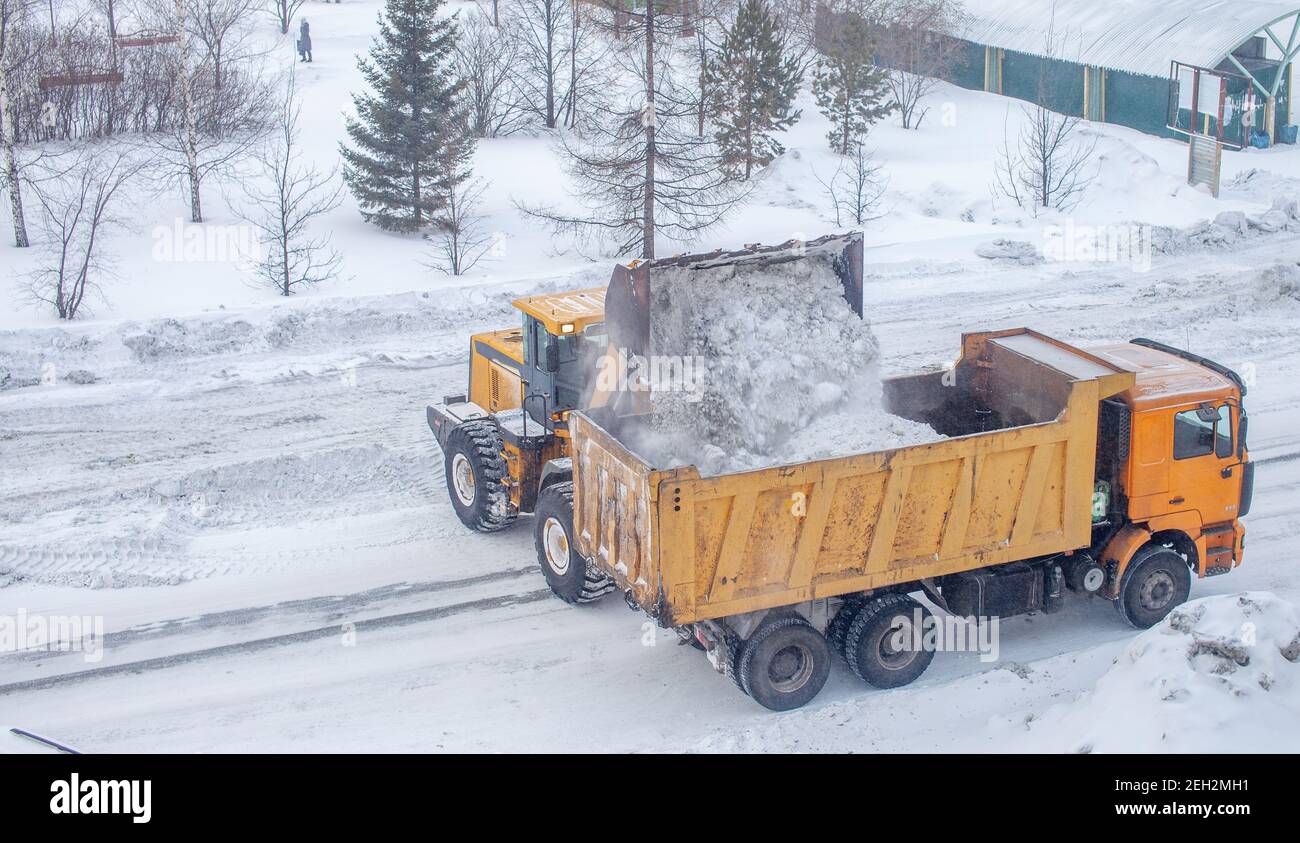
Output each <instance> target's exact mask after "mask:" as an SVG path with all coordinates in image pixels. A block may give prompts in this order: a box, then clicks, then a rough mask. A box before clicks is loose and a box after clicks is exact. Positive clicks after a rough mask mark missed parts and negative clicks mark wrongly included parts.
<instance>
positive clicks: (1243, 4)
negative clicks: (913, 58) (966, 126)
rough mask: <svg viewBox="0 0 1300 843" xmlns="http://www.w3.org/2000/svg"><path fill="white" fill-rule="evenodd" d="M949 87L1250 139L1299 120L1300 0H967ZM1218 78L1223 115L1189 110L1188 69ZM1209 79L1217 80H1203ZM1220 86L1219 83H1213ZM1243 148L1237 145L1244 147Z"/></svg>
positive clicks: (1140, 124)
mask: <svg viewBox="0 0 1300 843" xmlns="http://www.w3.org/2000/svg"><path fill="white" fill-rule="evenodd" d="M962 5H963V6H964V8H965V17H964V19H963V20H962V21H961V23H960V24H959V26H958V31H956V32H953V33H951V34H953V35H955V36H957V37H958V38H959V39H960V40H961V49H962V52H963V60H962V61H959V62H958V63H957V66H956V68H955V70H954V71H953V72H952V79H951V81H953V82H955V83H956V84H959V85H962V86H964V87H968V88H975V89H982V90H985V91H990V92H993V93H998V94H1003V95H1006V96H1012V97H1017V98H1019V99H1024V100H1029V101H1031V102H1032V101H1038V100H1039V99H1040V91H1041V98H1042V100H1043V104H1044V105H1046V106H1048V107H1049V108H1051V109H1053V110H1054V111H1060V112H1062V113H1066V114H1074V115H1078V116H1081V117H1086V118H1088V119H1091V120H1102V121H1105V122H1108V123H1117V124H1120V125H1124V126H1131V127H1133V128H1136V129H1140V130H1142V131H1146V132H1152V133H1157V134H1168V133H1170V130H1169V129H1167V128H1166V126H1167V124H1168V123H1169V122H1170V120H1171V118H1173V117H1175V116H1176V115H1175V113H1174V103H1175V100H1174V98H1175V97H1177V98H1178V102H1177V105H1178V107H1179V109H1180V110H1181V112H1182V114H1181V119H1180V120H1179V121H1178V122H1177V124H1176V125H1180V126H1181V125H1185V124H1186V123H1193V122H1194V124H1195V127H1196V130H1197V131H1201V132H1203V133H1205V134H1210V135H1219V136H1220V137H1221V138H1222V139H1223V140H1225V141H1228V142H1239V143H1240V142H1245V141H1247V140H1248V139H1249V134H1250V131H1251V130H1252V129H1253V130H1255V131H1265V132H1267V133H1268V134H1269V135H1270V136H1273V137H1276V134H1277V131H1276V130H1277V128H1278V127H1280V126H1284V125H1287V124H1289V123H1291V122H1293V121H1292V119H1291V94H1292V91H1291V76H1292V73H1291V63H1292V61H1293V60H1294V59H1295V58H1296V56H1297V54H1300V0H1280V2H1279V1H1278V0H963V4H962ZM1175 63H1178V64H1179V65H1183V66H1186V67H1188V68H1203V69H1207V70H1213V71H1217V72H1218V73H1219V74H1221V75H1222V77H1221V78H1222V79H1223V80H1224V82H1223V85H1222V92H1221V93H1220V91H1219V89H1218V88H1217V86H1216V89H1215V90H1214V91H1213V94H1214V98H1215V99H1219V98H1220V97H1221V98H1222V100H1223V108H1222V114H1223V121H1222V122H1223V125H1222V126H1219V125H1217V122H1218V111H1217V110H1215V109H1212V108H1207V107H1206V105H1205V101H1206V93H1205V92H1202V94H1201V99H1200V100H1199V102H1200V103H1201V107H1200V108H1199V109H1193V107H1192V105H1193V104H1192V97H1193V96H1194V94H1193V91H1192V90H1191V88H1192V87H1193V86H1192V85H1191V84H1190V83H1183V84H1176V81H1177V80H1179V79H1180V74H1181V73H1184V72H1185V71H1184V70H1183V69H1182V68H1179V69H1177V70H1175V69H1174V67H1175ZM1203 78H1209V77H1208V76H1207V77H1203ZM1215 81H1217V78H1216V80H1215ZM1238 139H1240V140H1238Z"/></svg>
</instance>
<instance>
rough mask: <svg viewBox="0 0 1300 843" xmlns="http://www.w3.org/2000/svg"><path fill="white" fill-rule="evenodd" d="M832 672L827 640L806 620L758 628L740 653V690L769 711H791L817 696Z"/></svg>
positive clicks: (792, 619) (778, 621)
mask: <svg viewBox="0 0 1300 843" xmlns="http://www.w3.org/2000/svg"><path fill="white" fill-rule="evenodd" d="M830 672H831V652H830V648H829V647H827V646H826V639H825V638H823V637H822V635H821V633H819V632H818V631H817V630H815V629H813V627H812V625H811V624H809V623H808V622H807V621H806V620H804V619H803V618H789V617H787V618H781V619H780V620H776V621H773V622H771V623H768V624H764V625H763V626H761V627H759V628H758V631H756V632H755V633H754V634H753V636H751V637H750V639H749V640H748V641H746V642H745V644H744V646H743V647H742V648H741V653H740V686H741V688H742V689H743V690H744V691H745V692H746V693H748V694H749V695H750V696H751V697H753V698H754V699H755V700H757V701H758V702H759V704H760V705H762V706H763V707H765V708H770V709H771V710H772V711H789V710H790V709H792V708H798V707H799V706H801V705H804V704H805V703H807V702H808V701H809V700H811V699H812V698H813V697H815V696H817V694H818V692H819V691H821V689H822V686H823V685H825V684H826V677H827V676H829V675H830Z"/></svg>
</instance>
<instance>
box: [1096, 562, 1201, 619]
mask: <svg viewBox="0 0 1300 843" xmlns="http://www.w3.org/2000/svg"><path fill="white" fill-rule="evenodd" d="M1191 590H1192V574H1191V571H1190V570H1189V569H1188V566H1187V560H1185V559H1183V557H1182V555H1181V554H1179V553H1178V552H1177V551H1176V550H1174V549H1173V548H1172V547H1165V546H1164V545H1158V544H1149V545H1147V546H1145V547H1143V548H1141V549H1140V550H1138V552H1137V553H1135V554H1133V559H1132V560H1131V561H1130V562H1129V563H1128V569H1127V570H1126V571H1125V572H1124V577H1123V579H1122V580H1121V582H1120V586H1119V599H1118V600H1116V601H1115V608H1116V609H1118V610H1119V613H1120V615H1121V616H1122V617H1123V618H1124V620H1126V621H1128V622H1129V624H1130V625H1132V626H1133V627H1135V628H1137V629H1147V628H1149V627H1152V626H1155V625H1156V624H1158V623H1159V622H1160V621H1162V620H1164V619H1165V616H1166V615H1168V614H1169V613H1170V612H1172V611H1173V610H1174V607H1175V606H1177V605H1178V604H1180V603H1182V602H1184V601H1185V600H1187V595H1188V594H1190V593H1191Z"/></svg>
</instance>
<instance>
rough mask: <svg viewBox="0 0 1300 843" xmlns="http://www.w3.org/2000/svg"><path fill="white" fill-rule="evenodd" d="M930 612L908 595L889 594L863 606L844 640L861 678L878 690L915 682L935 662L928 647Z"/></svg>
mask: <svg viewBox="0 0 1300 843" xmlns="http://www.w3.org/2000/svg"><path fill="white" fill-rule="evenodd" d="M930 617H931V616H930V611H929V610H928V609H926V608H925V607H924V606H922V605H921V604H920V603H918V602H916V601H915V600H913V599H912V598H911V597H908V596H907V595H906V594H887V595H885V596H884V597H880V598H877V599H875V600H871V601H870V602H868V603H867V604H866V605H865V606H863V607H862V608H861V609H860V610H859V611H858V613H857V615H856V616H855V617H854V618H853V622H852V623H850V624H849V628H848V632H847V633H846V634H845V636H844V657H845V659H846V660H847V661H848V663H849V667H851V668H853V672H854V673H856V674H857V676H858V678H859V679H861V680H862V681H864V682H866V683H867V684H868V685H873V686H875V687H877V688H897V687H899V686H902V685H906V684H908V683H909V682H912V681H913V680H915V679H916V678H917V677H918V676H920V675H921V674H922V673H924V672H925V669H926V668H927V667H929V666H930V662H932V661H933V660H934V650H932V649H930V648H928V647H926V646H925V644H924V639H925V630H926V627H927V626H929V625H930V624H931V623H933V622H932V621H931V620H929V619H930Z"/></svg>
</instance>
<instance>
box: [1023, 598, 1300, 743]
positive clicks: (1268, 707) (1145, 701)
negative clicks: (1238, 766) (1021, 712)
mask: <svg viewBox="0 0 1300 843" xmlns="http://www.w3.org/2000/svg"><path fill="white" fill-rule="evenodd" d="M1296 723H1300V609H1298V608H1297V607H1296V606H1295V605H1294V604H1292V603H1289V602H1287V601H1285V600H1282V599H1281V598H1279V597H1277V596H1276V595H1274V594H1271V593H1269V592H1259V591H1254V592H1245V593H1242V594H1237V595H1232V596H1226V595H1225V596H1219V597H1207V598H1204V599H1201V600H1195V601H1192V602H1190V603H1187V604H1185V605H1183V606H1180V607H1179V608H1177V609H1175V610H1174V611H1173V612H1172V613H1170V615H1169V617H1167V618H1166V619H1165V620H1164V621H1163V622H1162V623H1160V624H1158V625H1157V626H1155V627H1153V628H1152V629H1149V630H1147V631H1146V632H1144V633H1142V634H1141V635H1139V636H1138V637H1137V638H1136V639H1134V641H1133V643H1132V644H1130V645H1129V647H1128V649H1127V650H1126V651H1125V652H1124V653H1123V654H1122V655H1121V656H1120V657H1119V658H1118V659H1116V661H1115V664H1114V665H1113V666H1112V667H1111V669H1110V670H1109V671H1108V672H1107V673H1106V674H1105V675H1103V676H1102V677H1101V679H1100V680H1098V682H1097V684H1096V686H1095V687H1094V688H1093V689H1092V690H1090V691H1087V692H1085V693H1084V694H1083V695H1081V696H1080V697H1079V698H1078V699H1076V700H1075V701H1074V702H1071V703H1068V704H1063V705H1057V706H1053V707H1052V708H1050V709H1048V710H1047V711H1046V713H1044V714H1043V715H1042V716H1041V717H1037V718H1031V719H1029V721H1028V722H1027V723H1025V725H1024V728H1023V729H1018V730H1017V732H1016V733H1013V735H1012V736H1011V743H1012V744H1013V745H1012V746H1010V747H1007V748H1008V749H1013V750H1014V749H1024V750H1027V751H1035V750H1036V751H1044V750H1045V751H1056V752H1252V751H1253V752H1262V751H1267V752H1295V751H1297V750H1300V732H1297V731H1296V728H1295V725H1296Z"/></svg>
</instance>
